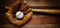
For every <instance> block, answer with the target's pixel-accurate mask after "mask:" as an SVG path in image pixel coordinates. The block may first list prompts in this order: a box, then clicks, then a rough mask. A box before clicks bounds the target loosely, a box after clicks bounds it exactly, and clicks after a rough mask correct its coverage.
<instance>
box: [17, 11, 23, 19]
mask: <svg viewBox="0 0 60 28" xmlns="http://www.w3.org/2000/svg"><path fill="white" fill-rule="evenodd" d="M23 17H24V13H23V12H21V11H17V12H16V18H19V19H21V18H23Z"/></svg>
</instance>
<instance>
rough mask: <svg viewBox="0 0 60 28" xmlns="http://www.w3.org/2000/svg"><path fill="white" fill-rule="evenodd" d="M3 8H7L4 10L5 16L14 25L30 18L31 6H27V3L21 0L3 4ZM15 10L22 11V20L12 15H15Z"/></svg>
mask: <svg viewBox="0 0 60 28" xmlns="http://www.w3.org/2000/svg"><path fill="white" fill-rule="evenodd" d="M5 8H6V9H8V11H7V12H6V16H7V17H8V19H9V21H10V22H12V23H13V24H14V25H16V26H20V25H23V24H25V23H26V22H28V21H29V20H30V19H31V17H32V15H33V13H32V11H31V8H29V4H28V3H26V2H25V1H23V0H16V1H14V2H12V3H11V4H10V5H7V6H5ZM17 11H22V12H23V14H24V16H23V18H22V20H18V19H17V18H16V17H14V16H16V15H15V13H16V12H17Z"/></svg>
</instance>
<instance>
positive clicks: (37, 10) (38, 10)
mask: <svg viewBox="0 0 60 28" xmlns="http://www.w3.org/2000/svg"><path fill="white" fill-rule="evenodd" d="M32 11H33V12H39V13H49V14H60V10H54V9H32Z"/></svg>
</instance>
